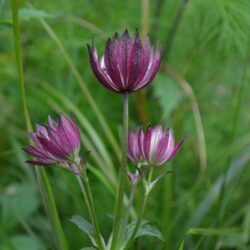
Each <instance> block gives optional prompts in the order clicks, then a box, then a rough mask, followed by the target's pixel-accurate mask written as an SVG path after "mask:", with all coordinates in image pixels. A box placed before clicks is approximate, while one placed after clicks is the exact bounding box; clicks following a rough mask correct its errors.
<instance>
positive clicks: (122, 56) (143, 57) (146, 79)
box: [88, 30, 161, 93]
mask: <svg viewBox="0 0 250 250" xmlns="http://www.w3.org/2000/svg"><path fill="white" fill-rule="evenodd" d="M88 51H89V56H90V63H91V67H92V70H93V72H94V74H95V76H96V78H97V79H98V80H99V81H100V83H102V84H103V85H104V86H105V87H106V88H108V89H110V90H112V91H114V92H117V93H123V92H134V91H136V90H139V89H142V88H144V87H145V86H147V85H148V84H149V83H151V82H152V80H153V79H154V77H155V75H156V73H157V71H158V69H159V66H160V61H161V52H160V50H159V49H157V48H156V49H154V48H153V47H152V46H151V44H150V41H149V38H148V37H147V38H146V40H145V41H144V44H143V43H142V41H141V39H140V37H139V33H138V32H136V33H135V35H134V37H133V38H131V37H130V35H129V33H128V31H127V30H126V31H125V32H124V33H123V36H122V37H119V36H118V34H117V33H115V35H114V37H113V39H110V38H109V39H108V41H107V45H106V48H105V51H104V55H103V56H102V57H101V59H100V60H99V59H98V55H97V50H96V48H95V47H94V45H92V46H90V45H88Z"/></svg>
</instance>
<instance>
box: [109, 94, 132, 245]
mask: <svg viewBox="0 0 250 250" xmlns="http://www.w3.org/2000/svg"><path fill="white" fill-rule="evenodd" d="M128 96H129V94H128V93H127V92H126V93H124V94H123V143H122V165H121V169H120V185H119V191H118V199H117V205H116V211H115V221H114V231H113V239H112V246H111V250H115V249H116V246H117V238H118V234H119V232H120V226H121V225H120V224H121V218H122V210H123V209H122V205H123V197H124V193H125V185H126V179H127V151H128V116H129V115H128V113H129V111H128Z"/></svg>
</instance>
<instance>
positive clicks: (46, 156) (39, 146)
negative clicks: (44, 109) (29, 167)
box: [24, 115, 81, 172]
mask: <svg viewBox="0 0 250 250" xmlns="http://www.w3.org/2000/svg"><path fill="white" fill-rule="evenodd" d="M29 136H30V138H31V140H32V141H33V143H34V146H28V147H26V148H24V150H25V152H27V153H28V154H30V155H31V156H33V157H34V160H30V161H27V162H29V163H31V164H35V165H42V166H48V165H51V164H59V165H61V166H62V167H65V168H68V169H69V170H72V171H74V172H78V169H77V167H76V166H75V165H74V164H72V161H79V156H78V153H79V150H80V146H81V137H80V132H79V129H78V127H77V125H76V123H75V121H73V120H70V119H69V118H67V117H65V116H63V115H60V117H59V121H58V122H56V121H53V120H52V119H51V117H50V116H49V118H48V125H44V126H41V125H37V126H36V131H35V132H32V133H30V134H29Z"/></svg>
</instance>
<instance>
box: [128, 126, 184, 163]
mask: <svg viewBox="0 0 250 250" xmlns="http://www.w3.org/2000/svg"><path fill="white" fill-rule="evenodd" d="M130 134H131V132H130ZM130 137H131V135H129V138H130ZM132 138H133V140H129V145H128V157H129V158H130V159H131V161H132V162H133V163H135V162H139V161H141V159H143V161H145V162H146V163H147V164H148V165H153V166H159V165H162V164H164V163H166V162H167V161H170V160H172V159H173V157H174V156H175V155H176V154H177V152H178V151H179V149H180V147H181V145H182V143H183V140H181V141H180V142H179V143H178V144H175V142H174V134H173V130H172V129H167V130H165V131H163V130H162V127H161V126H160V125H158V126H156V127H154V128H153V127H151V126H148V127H147V129H146V131H145V132H143V130H142V129H141V128H140V129H138V130H137V132H136V133H132ZM131 156H132V157H131ZM135 156H136V157H135Z"/></svg>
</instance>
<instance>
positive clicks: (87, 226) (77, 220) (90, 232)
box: [70, 215, 96, 246]
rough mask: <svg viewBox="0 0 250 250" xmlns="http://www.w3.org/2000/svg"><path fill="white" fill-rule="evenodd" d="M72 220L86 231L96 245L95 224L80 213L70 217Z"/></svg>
mask: <svg viewBox="0 0 250 250" xmlns="http://www.w3.org/2000/svg"><path fill="white" fill-rule="evenodd" d="M70 221H71V222H72V223H74V224H75V225H76V226H77V227H78V228H79V229H81V230H82V231H83V232H84V233H86V234H87V235H88V236H89V238H90V240H91V242H92V243H93V245H95V246H96V240H95V233H94V228H93V226H92V225H91V224H90V223H89V222H88V221H87V220H85V219H84V218H82V217H81V216H80V215H73V216H72V217H71V218H70Z"/></svg>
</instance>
